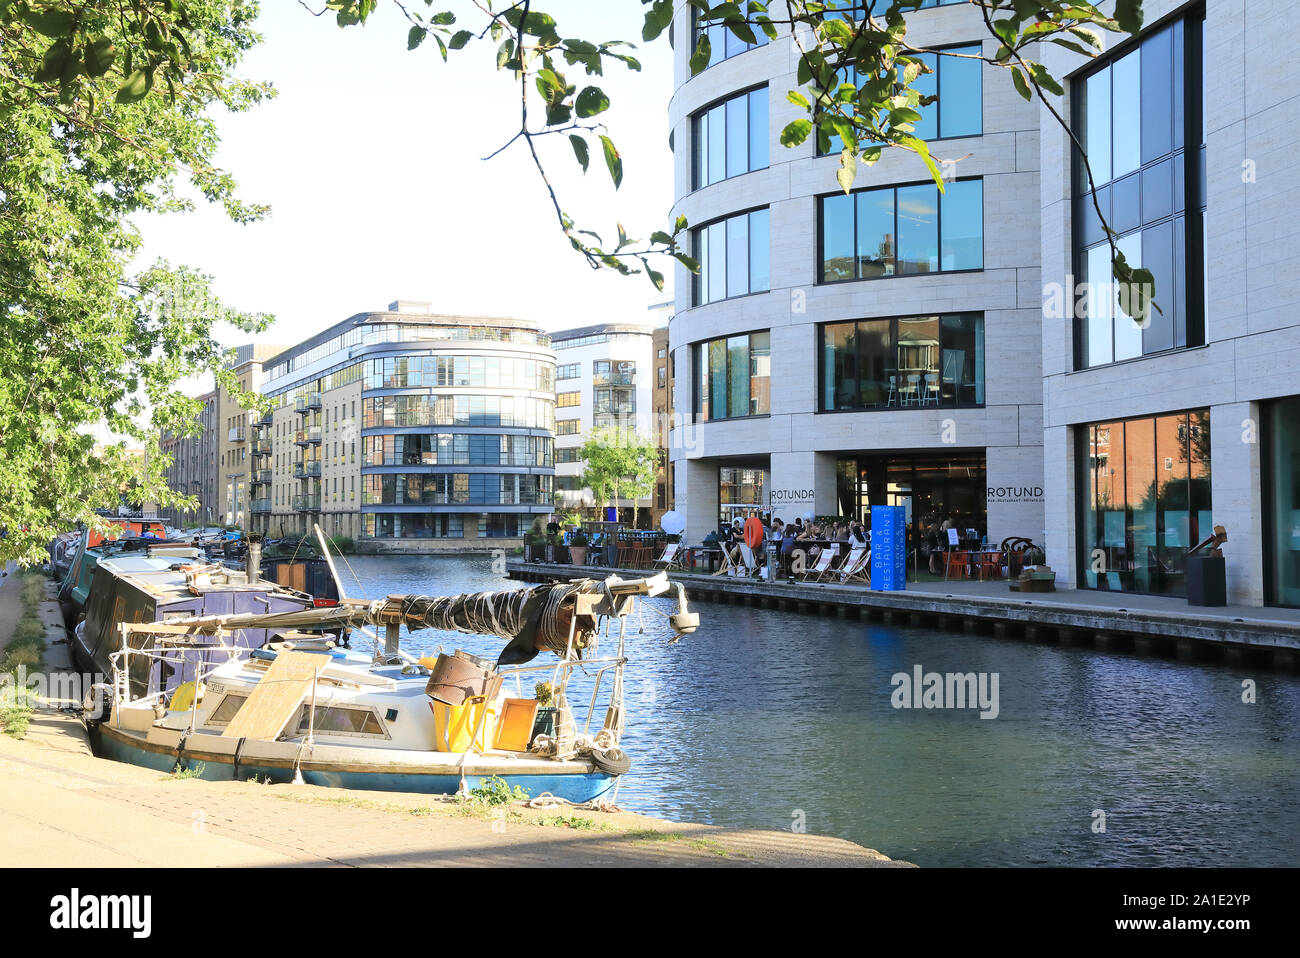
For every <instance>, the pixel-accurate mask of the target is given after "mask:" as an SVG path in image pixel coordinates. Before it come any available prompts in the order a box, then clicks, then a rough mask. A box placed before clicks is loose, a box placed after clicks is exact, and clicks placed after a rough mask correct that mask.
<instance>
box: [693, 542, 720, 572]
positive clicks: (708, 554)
mask: <svg viewBox="0 0 1300 958" xmlns="http://www.w3.org/2000/svg"><path fill="white" fill-rule="evenodd" d="M689 554H690V557H691V570H692V571H694V570H695V569H697V568H698V567H699V566H701V565H705V564H707V565H708V567H709V575H712V574H713V573H714V572H717V571H718V566H719V565H720V564H721V563H722V550H721V549H719V548H718V547H717V546H692V547H691V548H690V550H689Z"/></svg>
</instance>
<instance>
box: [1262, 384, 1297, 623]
mask: <svg viewBox="0 0 1300 958" xmlns="http://www.w3.org/2000/svg"><path fill="white" fill-rule="evenodd" d="M1264 423H1265V436H1266V444H1265V446H1264V449H1265V457H1264V462H1265V467H1266V468H1265V471H1264V478H1263V482H1264V503H1265V520H1264V522H1265V525H1264V529H1265V541H1266V544H1267V552H1266V553H1265V564H1264V571H1265V574H1266V576H1267V579H1266V581H1267V585H1268V588H1267V590H1266V593H1265V599H1266V600H1267V601H1268V602H1269V603H1270V604H1272V605H1288V606H1292V607H1300V396H1292V397H1291V398H1289V399H1280V400H1278V401H1277V402H1274V403H1270V404H1269V405H1268V406H1267V407H1266V409H1265V418H1264Z"/></svg>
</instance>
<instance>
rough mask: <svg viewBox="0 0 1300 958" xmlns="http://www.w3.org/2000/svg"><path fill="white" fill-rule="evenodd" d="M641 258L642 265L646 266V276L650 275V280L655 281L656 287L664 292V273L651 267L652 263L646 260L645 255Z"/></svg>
mask: <svg viewBox="0 0 1300 958" xmlns="http://www.w3.org/2000/svg"><path fill="white" fill-rule="evenodd" d="M639 259H640V260H641V265H642V266H644V267H645V274H646V276H648V277H650V282H652V283H654V287H655V289H657V290H659V292H661V293H662V292H663V291H664V274H663V273H660V272H658V271H657V270H653V269H651V268H650V264H649V263H648V262H647V261H646V258H645V257H644V256H642V257H639Z"/></svg>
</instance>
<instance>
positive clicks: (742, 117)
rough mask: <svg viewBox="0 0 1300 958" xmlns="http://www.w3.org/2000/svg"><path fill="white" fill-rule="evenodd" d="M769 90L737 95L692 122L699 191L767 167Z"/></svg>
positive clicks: (696, 181)
mask: <svg viewBox="0 0 1300 958" xmlns="http://www.w3.org/2000/svg"><path fill="white" fill-rule="evenodd" d="M767 125H768V124H767V87H765V86H764V87H759V88H758V89H757V90H750V91H749V92H748V93H742V94H740V95H739V96H733V97H732V98H731V99H729V100H725V101H724V102H722V103H719V104H717V105H716V106H713V107H711V108H710V109H708V110H703V111H701V112H699V113H697V114H696V115H695V117H694V119H693V120H692V130H693V135H694V145H695V160H694V166H695V189H697V190H698V189H699V188H700V187H702V186H708V185H709V184H710V183H717V182H718V181H719V180H725V179H727V178H728V177H730V176H739V175H740V174H741V173H748V172H750V171H751V170H761V169H763V168H764V167H766V166H767V162H768V155H767V152H768V151H767Z"/></svg>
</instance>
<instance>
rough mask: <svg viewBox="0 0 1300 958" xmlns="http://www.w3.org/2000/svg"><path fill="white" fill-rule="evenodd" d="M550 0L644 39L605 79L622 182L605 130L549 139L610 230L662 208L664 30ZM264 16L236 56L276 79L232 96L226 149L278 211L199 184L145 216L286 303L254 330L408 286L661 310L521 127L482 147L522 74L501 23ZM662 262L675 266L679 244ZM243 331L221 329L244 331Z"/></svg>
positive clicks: (516, 305) (160, 237)
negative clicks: (597, 138)
mask: <svg viewBox="0 0 1300 958" xmlns="http://www.w3.org/2000/svg"><path fill="white" fill-rule="evenodd" d="M312 5H313V7H318V6H322V5H323V4H320V3H314V2H313V3H312ZM436 7H437V8H448V9H453V10H456V11H457V12H458V14H460V15H461V18H462V21H463V25H464V26H465V27H466V28H475V25H476V24H478V25H481V23H482V19H481V15H480V14H478V13H477V11H474V10H473V6H472V4H471V3H469V2H467V0H450V2H445V3H441V4H437V5H436ZM415 8H416V9H419V10H421V11H423V10H425V9H427V8H425V7H424V5H423V4H415ZM545 9H546V10H547V11H548V12H550V13H552V15H553V16H555V18H556V20H557V21H558V23H559V27H560V34H561V35H562V36H566V37H573V36H577V37H581V38H584V39H589V40H593V41H602V40H613V39H627V40H632V41H634V42H636V43H637V45H638V48H639V49H638V50H635V51H630V52H632V54H633V55H634V56H637V57H638V58H639V59H640V60H641V62H642V71H641V72H640V73H631V72H629V71H628V70H626V69H625V68H623V67H622V66H621V65H618V66H617V67H615V66H614V65H613V64H611V65H610V66H609V67H607V69H606V74H605V76H604V77H597V78H593V79H592V81H591V82H594V83H596V84H598V85H599V86H601V88H602V89H604V90H605V91H606V93H608V94H609V95H610V97H611V99H612V100H613V108H612V110H611V111H609V112H608V113H607V114H605V117H604V118H605V120H606V122H607V123H608V125H609V133H610V135H611V137H612V138H613V140H614V142H615V143H616V144H617V145H618V148H619V150H620V152H621V153H622V155H623V163H624V178H623V185H622V188H621V189H620V190H618V191H617V192H616V191H615V190H614V189H613V187H612V184H611V183H610V179H609V175H608V173H607V172H606V170H605V166H604V163H603V161H602V159H601V154H600V150H599V146H598V145H597V146H595V147H593V148H592V151H591V152H592V159H591V171H590V173H588V174H587V176H585V177H584V176H583V175H582V173H581V170H580V169H579V168H578V166H577V164H576V162H575V160H574V158H573V153H572V150H571V148H570V146H569V143H568V140H567V139H566V138H564V137H563V136H556V137H553V138H550V140H549V141H542V144H541V147H542V150H543V154H542V155H543V159H544V160H545V161H546V164H547V168H548V172H550V173H551V174H552V179H553V182H554V184H555V186H556V189H557V192H558V194H559V196H560V201H561V203H562V204H563V205H564V207H565V209H566V210H567V211H569V212H570V214H571V215H572V216H574V218H575V219H576V220H578V225H579V226H580V227H585V228H589V229H593V230H595V231H596V232H598V233H600V234H601V235H602V236H604V237H606V238H607V239H608V238H609V237H611V236H613V235H615V233H616V229H615V223H616V222H618V221H621V222H622V223H623V224H624V226H625V228H626V229H627V231H628V233H629V234H630V235H633V236H641V237H645V236H648V235H649V233H650V232H651V231H652V230H655V229H664V228H666V226H667V223H668V209H669V207H670V206H671V203H672V164H671V159H672V158H671V153H670V151H669V149H668V120H667V104H668V98H669V96H670V94H671V78H672V70H671V51H670V49H669V47H668V43H667V33H665V34H664V35H663V36H661V37H660V38H659V39H658V40H656V41H655V42H654V43H652V44H648V45H644V46H643V45H641V43H640V32H641V19H642V14H641V10H642V7H641V3H640V2H639V0H601V2H599V3H596V2H592V0H587V2H581V0H549V2H548V3H546V4H545ZM462 10H463V11H464V13H463V14H461V11H462ZM471 14H472V15H471ZM258 24H259V28H260V29H261V31H262V33H263V34H264V43H263V44H262V45H261V46H260V47H258V48H257V49H255V50H254V51H253V52H252V53H251V54H250V55H249V56H248V58H247V60H246V61H245V63H244V66H243V68H242V70H241V71H240V72H241V73H242V75H244V76H246V77H249V78H251V79H259V80H269V81H271V82H272V83H273V84H274V85H275V87H276V88H277V90H278V91H279V95H278V96H277V97H276V98H275V99H273V100H271V101H270V102H268V103H266V104H264V105H262V106H261V107H258V108H256V109H254V110H252V111H251V112H249V113H245V114H241V115H228V114H225V113H224V112H223V113H222V115H221V116H220V117H219V123H220V131H221V139H222V147H221V150H220V153H219V154H218V163H219V165H221V166H222V167H223V168H225V169H227V170H229V171H230V172H231V173H232V174H233V175H234V176H235V178H236V179H237V180H238V181H239V183H240V187H241V195H242V196H243V198H245V199H247V200H251V201H256V202H262V203H267V204H269V205H270V206H271V208H272V212H271V215H270V217H269V218H268V219H266V220H264V221H262V222H260V223H257V224H253V225H248V226H238V225H235V224H233V223H231V222H230V221H229V220H227V219H226V218H225V217H224V214H223V213H222V211H221V210H220V209H219V208H216V207H208V206H206V205H205V204H203V203H202V201H200V206H199V209H198V210H197V211H196V212H195V213H192V214H185V215H172V216H167V217H146V218H141V219H140V220H139V221H138V222H139V225H140V228H141V230H142V232H143V234H144V238H145V249H144V252H143V255H142V257H141V261H142V262H147V261H151V260H153V259H154V258H155V257H163V258H165V259H168V260H170V261H171V262H172V263H173V264H179V263H185V264H188V265H191V266H194V267H196V268H199V269H201V270H203V271H204V272H206V273H208V274H210V275H212V276H214V278H215V284H216V291H217V293H218V295H219V296H220V297H221V298H222V299H223V301H225V302H226V303H227V304H229V305H230V306H233V307H235V308H238V309H244V310H255V311H262V312H268V313H272V314H274V316H275V317H276V321H275V324H274V325H273V326H272V327H271V329H270V330H269V331H268V332H267V333H266V334H264V335H263V336H261V337H259V341H264V342H273V343H283V344H285V345H289V344H292V343H295V342H298V341H299V340H301V339H304V338H306V337H307V336H310V335H312V334H313V333H315V332H318V331H319V330H321V329H323V328H324V327H326V326H328V325H329V324H331V323H335V322H338V321H339V320H341V319H345V318H346V317H348V316H351V315H353V314H354V313H358V312H362V311H365V310H371V309H382V308H384V307H385V306H386V305H387V304H388V303H389V302H391V301H392V300H394V299H398V298H403V299H416V300H428V301H430V302H432V303H433V309H434V311H436V312H449V313H465V314H473V315H497V316H517V317H521V318H523V319H529V320H533V321H535V322H537V323H539V324H540V325H542V326H543V327H544V328H547V329H561V328H564V327H567V326H578V325H584V324H587V323H596V322H609V321H618V320H621V321H643V320H648V319H649V316H648V315H647V313H646V307H647V306H648V305H649V304H650V302H651V301H653V300H655V299H658V298H661V297H659V295H658V294H657V293H656V291H655V290H654V287H653V286H651V285H650V282H649V281H648V280H647V279H646V278H645V277H644V276H635V277H620V276H617V275H615V274H612V273H595V272H593V271H592V270H591V269H590V268H589V267H588V266H587V265H586V263H585V261H583V260H582V259H581V258H580V257H579V256H578V254H577V253H575V252H574V251H573V250H572V249H571V248H570V247H569V244H568V241H567V240H566V239H565V238H564V237H563V235H562V234H561V233H560V231H559V228H558V225H557V224H556V221H555V217H554V214H553V212H552V211H551V208H550V205H549V201H548V199H547V197H546V193H545V189H544V187H543V185H542V183H541V180H540V179H539V177H538V175H537V173H536V171H535V170H534V169H533V168H532V165H531V163H530V162H529V160H528V157H527V154H526V151H525V150H524V149H523V148H522V144H517V145H516V146H515V147H511V149H510V150H508V151H507V152H506V153H504V154H502V155H500V156H498V157H496V158H495V159H492V160H489V161H486V162H485V161H484V160H483V157H485V156H487V155H488V154H489V153H491V152H492V151H494V150H495V149H497V148H498V147H499V146H501V145H502V144H503V143H504V142H505V141H506V140H507V139H508V138H509V137H510V135H511V134H512V133H513V132H514V131H515V130H516V129H517V128H518V116H519V114H518V103H519V87H518V84H517V83H516V82H514V80H513V77H512V76H511V75H510V74H509V73H506V72H498V71H497V70H496V58H495V49H496V45H495V44H493V43H492V42H491V40H490V38H489V39H486V40H484V41H482V42H477V41H473V42H471V43H470V44H469V45H468V46H467V47H466V48H465V49H463V50H461V51H459V52H456V51H453V52H452V53H451V55H450V60H449V62H448V63H445V64H444V63H443V61H442V58H441V57H440V56H439V55H438V52H437V46H436V44H434V43H433V42H432V41H431V40H426V42H425V43H424V44H423V45H422V46H421V47H420V48H418V49H417V50H415V51H411V52H408V51H407V50H406V32H407V26H409V24H407V23H406V21H405V20H404V19H403V18H402V17H401V15H400V12H399V11H398V10H397V9H396V8H395V7H394V6H393V5H392V3H391V2H389V0H382V2H381V3H380V5H379V9H378V11H377V12H376V13H375V14H374V15H373V16H372V17H371V19H370V21H369V23H368V24H367V25H366V26H365V27H350V28H347V29H340V28H339V27H338V26H337V25H336V24H335V22H334V19H333V15H332V14H327V15H326V16H323V17H320V18H314V17H312V16H311V14H310V13H308V12H307V11H306V10H304V9H303V8H302V7H301V6H300V5H299V4H298V3H297V2H296V0H264V2H263V12H262V15H261V17H260V18H259V21H258ZM562 69H567V75H568V79H569V82H571V83H576V84H578V86H579V89H581V87H582V86H583V85H585V83H586V82H587V79H586V77H585V73H583V72H581V68H580V67H576V66H575V67H567V68H565V67H562ZM535 102H536V101H535ZM654 265H655V266H656V269H659V270H660V271H661V272H663V273H664V274H665V275H666V277H667V278H668V281H669V283H670V284H671V278H672V270H671V269H670V268H669V263H668V262H667V261H664V260H662V259H661V260H660V262H659V263H658V264H654ZM229 332H230V334H229V335H225V336H223V341H225V342H226V344H227V345H236V344H237V342H239V341H241V340H242V339H244V338H246V337H243V336H242V335H241V334H238V333H237V332H233V331H229Z"/></svg>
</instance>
